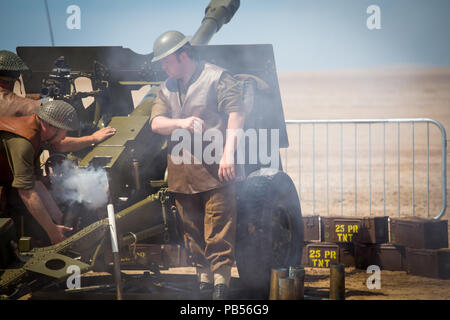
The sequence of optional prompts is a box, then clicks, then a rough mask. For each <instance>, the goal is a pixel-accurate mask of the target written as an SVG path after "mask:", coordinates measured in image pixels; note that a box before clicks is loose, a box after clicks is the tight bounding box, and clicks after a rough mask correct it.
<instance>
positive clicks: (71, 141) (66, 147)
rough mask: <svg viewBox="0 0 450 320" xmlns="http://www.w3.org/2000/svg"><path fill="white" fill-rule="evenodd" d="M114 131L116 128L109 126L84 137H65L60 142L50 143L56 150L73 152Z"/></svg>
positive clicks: (100, 139) (98, 140)
mask: <svg viewBox="0 0 450 320" xmlns="http://www.w3.org/2000/svg"><path fill="white" fill-rule="evenodd" d="M115 133H116V129H114V128H111V127H106V128H102V129H100V130H98V131H96V132H94V133H93V134H91V135H90V136H84V137H65V138H64V139H63V140H61V141H60V142H56V143H53V144H52V149H53V150H55V151H57V152H74V151H78V150H81V149H84V148H87V147H90V146H92V145H95V144H97V143H100V142H102V141H103V140H105V139H106V138H109V137H110V136H112V135H114V134H115Z"/></svg>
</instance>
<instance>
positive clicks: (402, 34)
mask: <svg viewBox="0 0 450 320" xmlns="http://www.w3.org/2000/svg"><path fill="white" fill-rule="evenodd" d="M0 1H1V11H0V41H1V42H0V43H1V46H0V47H1V49H8V50H12V51H15V48H16V46H47V45H51V42H50V36H49V29H48V25H47V17H46V13H45V6H44V0H0ZM208 3H209V0H183V1H182V0H129V1H119V0H90V1H88V0H48V4H49V10H50V16H51V21H52V26H53V30H54V38H55V44H56V45H57V46H93V45H121V46H124V47H128V48H130V49H132V50H134V51H135V52H138V53H141V54H148V53H150V52H152V46H153V41H154V40H155V39H156V38H157V37H158V35H160V34H161V33H162V32H164V31H166V30H170V29H175V30H179V31H182V32H183V33H185V34H190V35H192V34H194V33H195V31H196V29H197V28H198V26H199V25H200V22H201V20H202V18H203V15H204V9H205V7H206V6H207V4H208ZM73 4H74V5H78V6H79V7H80V9H81V29H80V30H69V29H68V28H67V27H66V20H67V18H68V17H69V14H67V13H66V9H67V7H69V6H70V5H73ZM370 5H378V6H379V8H380V12H381V16H380V17H381V20H380V21H381V29H379V30H369V29H368V28H367V25H366V20H367V19H368V18H369V16H370V14H368V13H367V12H366V10H367V8H368V7H369V6H370ZM254 43H270V44H272V45H273V46H274V52H275V59H276V64H277V67H278V69H279V70H314V69H321V70H324V69H345V68H372V67H381V66H399V65H419V66H450V1H449V0H370V1H369V0H241V6H240V8H239V10H238V12H237V13H236V15H235V16H234V18H233V20H232V21H231V22H230V23H229V24H227V25H225V26H223V28H222V30H220V31H219V33H217V34H216V35H215V37H214V38H213V39H212V41H211V42H210V44H254Z"/></svg>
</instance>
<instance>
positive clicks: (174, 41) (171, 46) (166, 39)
mask: <svg viewBox="0 0 450 320" xmlns="http://www.w3.org/2000/svg"><path fill="white" fill-rule="evenodd" d="M189 40H190V37H186V36H185V35H184V34H182V33H181V32H179V31H173V30H171V31H167V32H164V33H163V34H162V35H160V36H159V37H158V39H156V40H155V42H154V44H153V57H154V58H153V59H152V62H156V61H159V60H161V59H162V58H165V57H167V56H168V55H169V54H172V53H174V52H175V51H177V50H178V49H180V48H181V47H182V46H184V45H185V44H186V43H188V42H189Z"/></svg>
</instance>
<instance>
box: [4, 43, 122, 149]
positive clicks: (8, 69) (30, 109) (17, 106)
mask: <svg viewBox="0 0 450 320" xmlns="http://www.w3.org/2000/svg"><path fill="white" fill-rule="evenodd" d="M27 71H29V69H28V67H27V65H26V64H25V63H24V62H23V61H22V59H20V58H19V57H18V56H17V55H16V54H15V53H13V52H11V51H8V50H0V117H18V116H29V115H32V114H33V113H34V112H35V110H36V108H37V107H39V106H40V105H41V101H39V100H34V99H29V98H23V97H20V96H18V95H16V94H15V93H14V92H13V90H14V85H15V83H16V81H18V80H19V78H20V75H21V74H23V73H24V72H27ZM115 132H116V130H115V129H114V128H111V127H106V128H102V129H100V130H98V131H96V132H94V133H93V134H91V135H89V136H83V137H66V138H65V139H63V140H61V141H59V142H55V143H54V144H53V145H52V149H53V150H54V151H57V152H71V151H78V150H81V149H83V148H86V147H89V146H91V145H92V144H97V143H99V142H101V141H103V140H105V139H106V138H108V137H110V136H112V135H114V134H115Z"/></svg>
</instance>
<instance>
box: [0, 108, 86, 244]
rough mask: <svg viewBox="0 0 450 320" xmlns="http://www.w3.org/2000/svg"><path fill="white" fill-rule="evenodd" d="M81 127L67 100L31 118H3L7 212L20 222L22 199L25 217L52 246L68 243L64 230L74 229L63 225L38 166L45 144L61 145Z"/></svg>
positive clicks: (0, 179)
mask: <svg viewBox="0 0 450 320" xmlns="http://www.w3.org/2000/svg"><path fill="white" fill-rule="evenodd" d="M78 128H79V120H78V116H77V113H76V111H75V109H74V108H73V107H72V106H71V105H70V104H68V103H66V102H64V101H56V100H55V101H50V102H46V103H44V104H43V105H41V106H39V107H37V109H36V113H35V114H33V115H31V116H23V117H0V141H1V143H0V185H1V186H3V187H5V189H6V190H7V194H8V196H7V210H6V211H7V213H9V214H11V215H12V218H13V220H17V218H18V217H17V216H16V215H15V213H17V211H21V209H20V208H21V207H23V205H22V203H20V200H21V201H22V202H23V204H24V205H25V207H26V209H27V211H28V212H29V213H28V212H24V215H28V216H27V218H28V217H29V214H31V216H32V218H34V219H35V220H36V221H37V222H38V223H39V225H40V226H41V227H42V229H43V231H45V233H46V234H47V236H48V238H49V240H50V243H52V244H55V243H58V242H60V241H62V240H64V239H65V236H64V233H63V231H68V230H71V229H70V228H67V227H65V226H63V225H61V223H62V213H61V211H60V209H59V208H58V206H57V205H56V203H55V201H54V200H53V198H52V196H51V195H50V193H49V192H48V190H47V189H46V188H45V186H44V184H43V183H42V182H40V181H38V180H36V179H35V175H34V172H35V169H36V167H35V166H36V165H39V159H38V158H39V155H40V153H41V147H42V146H43V145H44V144H45V143H54V142H59V141H61V140H62V139H64V138H65V136H66V133H67V131H74V130H78ZM15 194H18V197H17V196H15ZM15 222H16V223H17V222H18V221H15ZM16 225H19V224H16ZM39 231H40V232H41V233H42V230H39ZM45 245H48V243H45Z"/></svg>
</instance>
